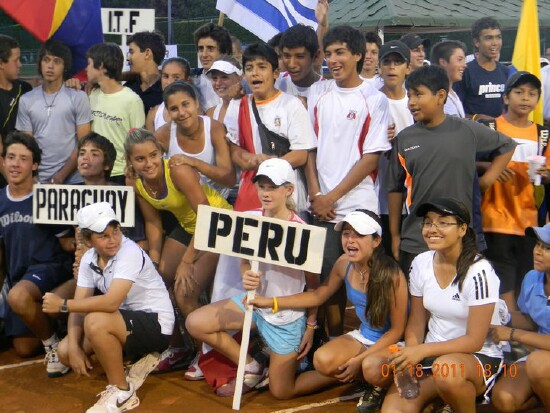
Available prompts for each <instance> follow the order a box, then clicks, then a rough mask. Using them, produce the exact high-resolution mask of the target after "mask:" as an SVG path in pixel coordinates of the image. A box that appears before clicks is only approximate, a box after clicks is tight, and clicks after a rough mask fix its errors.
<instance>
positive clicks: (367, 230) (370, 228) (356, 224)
mask: <svg viewBox="0 0 550 413" xmlns="http://www.w3.org/2000/svg"><path fill="white" fill-rule="evenodd" d="M345 222H347V223H348V224H350V225H351V226H352V228H353V229H354V230H355V231H356V232H357V233H358V234H360V235H371V234H378V235H379V236H382V227H381V226H380V225H379V224H378V222H376V221H375V220H374V219H373V218H372V217H371V216H369V215H368V214H365V213H364V212H361V211H353V212H350V213H349V214H347V215H346V216H345V217H344V219H343V220H342V221H340V222H338V223H337V224H336V225H335V226H334V229H335V230H336V231H342V228H343V227H344V223H345Z"/></svg>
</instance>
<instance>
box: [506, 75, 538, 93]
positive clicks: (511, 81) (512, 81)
mask: <svg viewBox="0 0 550 413" xmlns="http://www.w3.org/2000/svg"><path fill="white" fill-rule="evenodd" d="M525 83H532V84H533V85H535V87H536V88H537V89H540V88H541V83H540V80H539V78H538V77H536V76H535V75H534V74H532V73H529V72H523V71H521V72H516V73H514V74H513V75H512V76H510V77H509V78H508V80H507V81H506V88H505V89H504V93H508V92H510V90H512V89H513V88H515V87H516V86H518V85H520V84H522V85H523V84H525Z"/></svg>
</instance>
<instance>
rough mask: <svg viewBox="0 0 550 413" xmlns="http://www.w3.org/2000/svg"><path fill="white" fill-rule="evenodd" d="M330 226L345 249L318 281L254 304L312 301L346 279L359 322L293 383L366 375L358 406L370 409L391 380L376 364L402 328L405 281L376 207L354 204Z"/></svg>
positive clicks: (312, 386)
mask: <svg viewBox="0 0 550 413" xmlns="http://www.w3.org/2000/svg"><path fill="white" fill-rule="evenodd" d="M335 229H336V230H337V231H341V232H342V236H341V237H342V247H343V249H344V254H342V256H341V257H340V258H339V259H338V260H337V261H336V264H334V267H333V268H332V271H331V273H330V275H329V277H328V278H327V280H326V281H325V282H324V283H323V284H322V285H321V286H319V287H318V288H317V289H316V290H315V291H307V292H304V293H300V294H295V295H292V296H287V297H271V298H267V297H261V296H256V298H255V299H254V301H253V304H254V306H256V307H259V308H269V307H273V306H274V305H275V303H277V304H278V308H279V309H294V308H304V307H306V308H308V307H317V306H320V305H322V304H323V303H324V302H325V301H327V299H328V298H329V297H330V296H332V295H333V294H334V293H336V292H337V291H338V290H339V289H340V287H341V286H342V285H343V284H345V286H346V291H347V297H348V300H349V301H350V302H351V303H352V304H353V305H354V306H355V312H356V314H357V316H358V317H359V319H360V320H361V325H360V327H359V329H357V330H354V331H351V332H349V333H348V334H345V335H343V336H340V337H337V338H335V339H333V340H331V341H330V342H328V343H327V344H325V345H323V346H322V347H321V348H319V349H318V350H317V351H316V352H315V355H314V361H313V363H314V366H315V369H316V370H315V371H309V372H306V373H303V374H301V375H300V376H299V377H298V379H297V380H296V386H298V383H307V384H308V389H309V391H310V392H311V391H314V390H316V389H319V388H321V387H324V386H326V385H328V384H331V383H334V382H335V381H336V380H338V381H341V382H344V383H347V382H351V381H354V380H365V381H366V389H365V394H364V395H363V397H362V398H361V400H360V402H359V404H358V409H359V411H361V412H368V411H373V412H374V411H377V410H378V408H379V407H380V404H381V402H382V398H383V394H384V392H385V391H384V387H387V386H389V384H390V381H391V376H388V375H386V377H383V373H384V372H383V371H382V369H381V368H380V365H381V364H382V362H383V360H384V359H386V360H387V357H388V356H389V351H388V346H390V345H391V344H394V343H396V342H397V341H398V340H399V339H400V338H401V336H402V335H403V332H404V330H405V323H406V319H407V282H406V280H405V277H404V275H403V273H402V272H401V271H400V269H399V266H398V265H397V263H396V262H395V260H394V259H393V258H391V257H389V256H387V255H386V254H385V252H384V248H383V246H382V244H381V241H382V238H381V236H382V225H381V221H380V218H379V217H378V216H377V215H376V214H375V213H373V212H371V211H368V210H364V209H359V210H355V211H353V212H350V213H349V214H348V215H346V216H345V218H344V219H343V221H341V222H339V223H338V224H336V226H335ZM308 326H309V327H310V328H311V327H313V328H316V327H317V326H316V325H313V326H310V325H309V324H308ZM378 386H380V387H378Z"/></svg>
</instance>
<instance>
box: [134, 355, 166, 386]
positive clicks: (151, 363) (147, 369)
mask: <svg viewBox="0 0 550 413" xmlns="http://www.w3.org/2000/svg"><path fill="white" fill-rule="evenodd" d="M159 359H160V355H159V353H149V354H147V355H145V356H143V357H142V358H140V359H139V360H138V361H136V362H135V363H134V364H132V365H131V366H130V368H129V369H128V373H127V375H126V376H127V377H126V378H127V380H128V382H129V383H132V385H133V387H134V391H137V390H138V389H139V388H140V387H141V386H142V385H143V382H144V381H145V379H146V378H147V376H148V375H149V373H151V372H152V371H153V370H154V369H155V367H157V366H158V364H159Z"/></svg>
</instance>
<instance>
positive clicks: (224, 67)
mask: <svg viewBox="0 0 550 413" xmlns="http://www.w3.org/2000/svg"><path fill="white" fill-rule="evenodd" d="M213 70H217V71H218V72H222V73H225V74H226V75H230V74H232V73H235V74H237V75H239V76H242V75H243V71H242V70H241V69H239V68H238V67H237V66H235V65H234V64H233V63H231V62H226V61H225V60H216V61H215V62H214V63H213V64H212V66H210V69H208V70H207V71H206V75H208V74H209V73H210V72H212V71H213Z"/></svg>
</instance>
